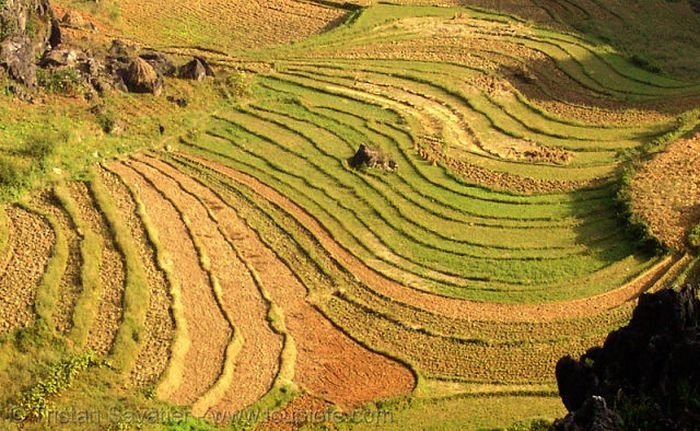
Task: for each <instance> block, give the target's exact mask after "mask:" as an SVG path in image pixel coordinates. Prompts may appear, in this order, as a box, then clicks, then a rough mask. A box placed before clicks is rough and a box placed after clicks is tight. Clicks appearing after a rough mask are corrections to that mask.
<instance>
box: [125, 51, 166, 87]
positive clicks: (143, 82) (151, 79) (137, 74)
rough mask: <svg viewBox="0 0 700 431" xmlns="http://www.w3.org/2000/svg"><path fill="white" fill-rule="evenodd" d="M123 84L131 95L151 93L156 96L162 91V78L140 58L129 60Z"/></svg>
mask: <svg viewBox="0 0 700 431" xmlns="http://www.w3.org/2000/svg"><path fill="white" fill-rule="evenodd" d="M124 83H125V84H126V86H127V88H128V89H129V91H131V92H133V93H151V94H153V95H156V96H157V95H159V94H160V93H161V92H162V91H163V77H162V76H160V75H159V74H158V72H156V70H155V69H154V68H153V66H151V65H150V64H149V63H148V62H147V61H146V60H144V59H142V58H140V57H136V58H134V59H133V60H131V64H129V68H128V69H127V71H126V74H125V75H124Z"/></svg>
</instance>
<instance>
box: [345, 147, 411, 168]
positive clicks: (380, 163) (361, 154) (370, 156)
mask: <svg viewBox="0 0 700 431" xmlns="http://www.w3.org/2000/svg"><path fill="white" fill-rule="evenodd" d="M348 163H349V164H350V166H351V167H353V168H355V169H359V168H361V167H368V168H375V169H383V170H385V171H395V170H397V169H398V168H399V166H398V164H397V163H396V161H395V160H392V159H391V158H390V157H388V156H387V155H386V154H384V153H382V152H381V151H379V150H377V149H373V148H370V147H368V146H367V145H365V144H362V145H360V148H359V149H358V150H357V152H356V153H355V155H354V156H352V157H351V158H350V159H348Z"/></svg>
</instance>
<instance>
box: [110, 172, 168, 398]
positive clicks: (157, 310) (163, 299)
mask: <svg viewBox="0 0 700 431" xmlns="http://www.w3.org/2000/svg"><path fill="white" fill-rule="evenodd" d="M99 172H100V177H101V179H102V182H103V184H104V185H105V187H106V188H107V190H109V193H110V196H111V197H112V199H113V200H114V202H115V205H116V207H117V209H118V210H119V214H120V215H121V216H122V217H123V219H124V221H125V224H126V226H127V227H128V229H129V232H130V233H131V237H132V238H133V239H134V244H135V245H136V248H137V250H138V252H139V257H140V265H141V267H142V268H143V269H144V273H145V274H146V281H147V283H148V290H149V294H150V297H149V303H148V311H147V313H146V322H145V332H144V338H145V339H144V343H143V348H142V349H141V351H140V352H139V355H138V357H137V358H136V365H135V367H134V369H133V370H132V372H131V376H130V380H131V382H132V383H133V384H134V385H136V386H141V387H143V386H147V385H152V384H154V383H156V381H157V380H158V378H159V377H160V376H161V374H162V373H163V371H165V368H166V366H167V364H168V359H169V357H170V345H171V343H172V339H173V334H174V329H175V322H174V319H173V315H172V313H171V310H170V304H171V300H172V298H171V297H170V293H169V286H168V283H167V281H166V277H165V273H164V272H163V271H162V270H161V269H160V268H159V267H158V264H157V258H156V254H155V251H154V249H153V245H152V244H151V242H150V240H149V239H148V234H147V233H146V228H145V227H144V225H143V221H142V220H141V218H140V217H139V215H138V209H137V207H136V203H135V202H134V200H133V198H132V196H131V194H130V193H129V190H128V188H127V187H126V185H124V183H122V182H121V180H120V179H119V177H117V176H116V175H114V174H113V173H111V172H109V171H107V170H105V169H100V171H99Z"/></svg>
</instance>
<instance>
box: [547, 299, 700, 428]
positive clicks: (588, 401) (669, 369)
mask: <svg viewBox="0 0 700 431" xmlns="http://www.w3.org/2000/svg"><path fill="white" fill-rule="evenodd" d="M699 364H700V301H699V300H698V297H697V290H696V289H693V288H690V287H686V288H684V289H682V290H681V291H674V290H662V291H660V292H658V293H655V294H650V295H642V296H641V298H640V299H639V304H638V305H637V308H636V309H635V310H634V314H633V316H632V320H631V321H630V323H629V325H627V326H626V327H624V328H621V329H619V330H617V331H614V332H612V333H610V335H609V336H608V337H607V339H606V341H605V344H604V345H603V346H602V347H594V348H592V349H590V350H588V352H586V353H585V354H584V355H583V356H581V358H580V359H579V360H575V359H573V358H571V357H569V356H567V357H564V358H562V359H561V360H560V361H559V363H558V364H557V368H556V376H557V383H558V384H559V393H560V395H561V398H562V400H563V402H564V405H565V406H566V407H567V409H568V410H569V411H570V412H571V413H570V414H569V415H568V416H567V417H566V418H565V419H563V420H561V421H558V422H557V424H556V426H555V429H556V430H561V431H593V430H601V431H602V430H655V431H665V430H668V431H685V430H687V431H697V430H700V366H699Z"/></svg>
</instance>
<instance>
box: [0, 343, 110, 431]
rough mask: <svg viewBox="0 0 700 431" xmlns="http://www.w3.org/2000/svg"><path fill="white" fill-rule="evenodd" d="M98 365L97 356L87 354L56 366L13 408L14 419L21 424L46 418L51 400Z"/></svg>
mask: <svg viewBox="0 0 700 431" xmlns="http://www.w3.org/2000/svg"><path fill="white" fill-rule="evenodd" d="M98 364H99V362H98V361H97V359H96V357H95V355H94V354H93V353H87V354H85V355H83V356H76V357H73V358H70V359H69V360H67V361H65V362H61V363H59V364H56V365H54V366H53V367H52V368H51V369H50V370H49V372H48V375H47V377H46V378H45V379H43V380H41V381H40V382H39V383H37V384H36V385H34V386H33V387H32V388H30V389H29V390H28V391H26V392H25V393H24V394H23V395H22V397H21V399H20V401H19V402H18V403H17V404H15V405H14V406H13V407H12V415H13V418H14V419H16V420H18V421H20V422H24V421H27V420H31V421H37V420H41V419H43V418H46V417H47V415H48V413H49V410H50V402H49V398H50V397H51V396H55V395H58V394H59V393H60V392H61V391H62V390H64V389H67V388H69V387H70V386H71V385H72V384H73V380H74V379H75V377H76V376H77V375H78V374H80V373H81V372H83V371H85V370H87V369H88V368H89V367H92V366H95V365H98Z"/></svg>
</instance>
